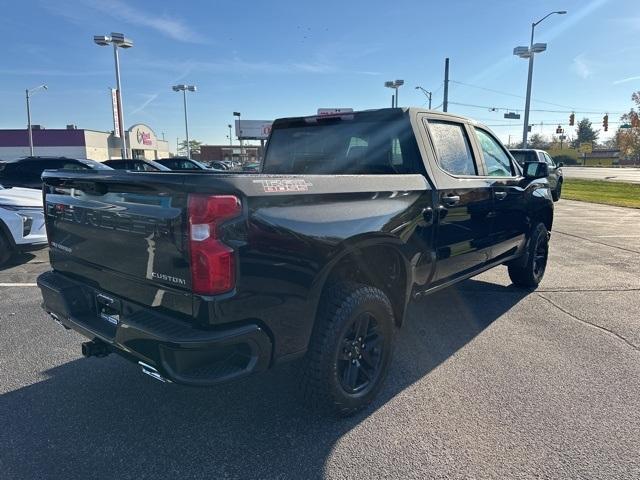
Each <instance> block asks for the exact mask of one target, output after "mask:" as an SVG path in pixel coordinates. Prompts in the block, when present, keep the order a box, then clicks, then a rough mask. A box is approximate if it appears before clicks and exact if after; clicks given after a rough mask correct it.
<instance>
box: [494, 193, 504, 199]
mask: <svg viewBox="0 0 640 480" xmlns="http://www.w3.org/2000/svg"><path fill="white" fill-rule="evenodd" d="M493 196H494V197H496V199H497V200H504V199H505V198H507V192H493Z"/></svg>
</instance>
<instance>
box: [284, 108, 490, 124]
mask: <svg viewBox="0 0 640 480" xmlns="http://www.w3.org/2000/svg"><path fill="white" fill-rule="evenodd" d="M405 113H409V114H410V115H414V114H417V113H437V114H438V115H440V116H444V117H449V118H451V119H452V120H458V121H465V122H470V123H472V124H474V125H479V126H480V125H481V126H483V127H485V128H487V127H486V126H485V125H483V124H482V123H480V122H478V121H476V120H474V119H472V118H470V117H465V116H463V115H456V114H454V113H449V112H440V111H438V110H429V109H428V108H425V107H400V108H374V109H370V110H358V111H355V112H349V113H341V114H338V115H306V116H300V117H283V118H278V119H276V120H275V121H274V122H273V126H274V127H277V126H280V125H282V124H290V123H297V122H301V121H304V120H305V119H316V118H331V117H347V116H350V115H357V116H359V117H360V116H366V117H369V116H370V117H371V119H379V120H383V119H384V118H393V117H395V116H399V115H403V114H405Z"/></svg>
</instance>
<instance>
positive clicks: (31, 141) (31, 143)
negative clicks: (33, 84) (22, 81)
mask: <svg viewBox="0 0 640 480" xmlns="http://www.w3.org/2000/svg"><path fill="white" fill-rule="evenodd" d="M25 93H26V95H27V129H28V130H29V155H31V156H32V157H33V135H32V134H31V107H30V106H29V89H28V88H27V89H26V90H25Z"/></svg>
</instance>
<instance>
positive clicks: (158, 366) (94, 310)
mask: <svg viewBox="0 0 640 480" xmlns="http://www.w3.org/2000/svg"><path fill="white" fill-rule="evenodd" d="M38 287H40V290H41V291H42V298H43V308H44V310H45V311H47V312H48V313H49V314H52V317H53V318H54V319H55V320H56V321H58V322H60V323H62V324H63V325H64V326H65V327H67V328H70V329H73V330H75V331H77V332H79V333H80V334H82V335H84V336H85V337H87V338H89V339H98V340H101V341H103V342H105V343H106V344H107V345H109V347H110V349H111V350H112V351H114V352H116V353H119V354H121V355H122V356H124V357H125V358H128V359H129V360H132V361H134V362H138V363H139V362H142V363H143V364H145V365H149V366H151V367H153V368H154V369H155V370H157V372H158V373H159V374H160V375H161V376H162V377H164V379H167V380H170V381H173V382H176V383H181V384H186V385H196V386H206V385H213V384H216V383H221V382H225V381H230V380H235V379H238V378H242V377H244V376H247V375H249V374H251V373H253V372H257V371H262V370H266V369H267V368H268V367H269V364H270V362H271V352H272V344H271V339H270V337H269V336H268V335H267V333H266V332H265V331H264V329H262V328H261V327H260V326H259V325H256V324H246V325H241V326H234V327H228V328H223V329H220V328H217V329H215V330H204V329H199V328H195V327H193V326H192V325H189V324H187V323H185V322H183V321H178V320H175V319H173V318H171V317H170V316H167V315H163V314H160V313H158V312H156V311H154V310H153V309H151V308H144V307H141V306H140V305H137V304H132V303H131V302H128V301H127V300H125V299H122V298H115V297H113V296H112V295H110V294H105V293H104V292H100V291H98V290H96V289H94V288H92V287H89V286H87V285H86V284H85V283H81V282H78V281H75V280H72V279H70V278H69V277H67V276H65V275H62V274H59V273H56V272H45V273H43V274H42V275H40V276H39V277H38ZM99 296H100V299H101V300H100V301H99V300H98V297H99ZM104 298H107V299H108V301H109V302H110V304H111V305H113V306H114V307H115V308H114V311H117V312H120V313H119V314H118V315H108V316H107V318H105V316H104V315H102V316H101V315H100V313H99V311H100V309H101V306H104V303H100V302H102V301H103V299H104ZM111 302H113V303H111ZM109 311H110V312H111V310H109Z"/></svg>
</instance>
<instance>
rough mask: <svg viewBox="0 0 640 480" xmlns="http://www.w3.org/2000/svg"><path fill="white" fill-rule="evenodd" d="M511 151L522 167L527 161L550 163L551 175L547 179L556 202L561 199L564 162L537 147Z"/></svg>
mask: <svg viewBox="0 0 640 480" xmlns="http://www.w3.org/2000/svg"><path fill="white" fill-rule="evenodd" d="M509 151H510V152H511V155H513V158H515V160H516V162H518V163H519V164H520V166H521V167H524V163H525V162H543V163H546V164H547V165H549V176H548V177H547V181H548V182H549V187H550V188H551V195H552V196H553V201H554V202H557V201H558V200H560V195H561V194H562V183H563V182H564V178H563V176H562V162H559V163H556V162H555V161H554V160H553V158H551V155H549V154H548V153H547V152H545V151H544V150H537V149H535V148H517V149H510V150H509Z"/></svg>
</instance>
